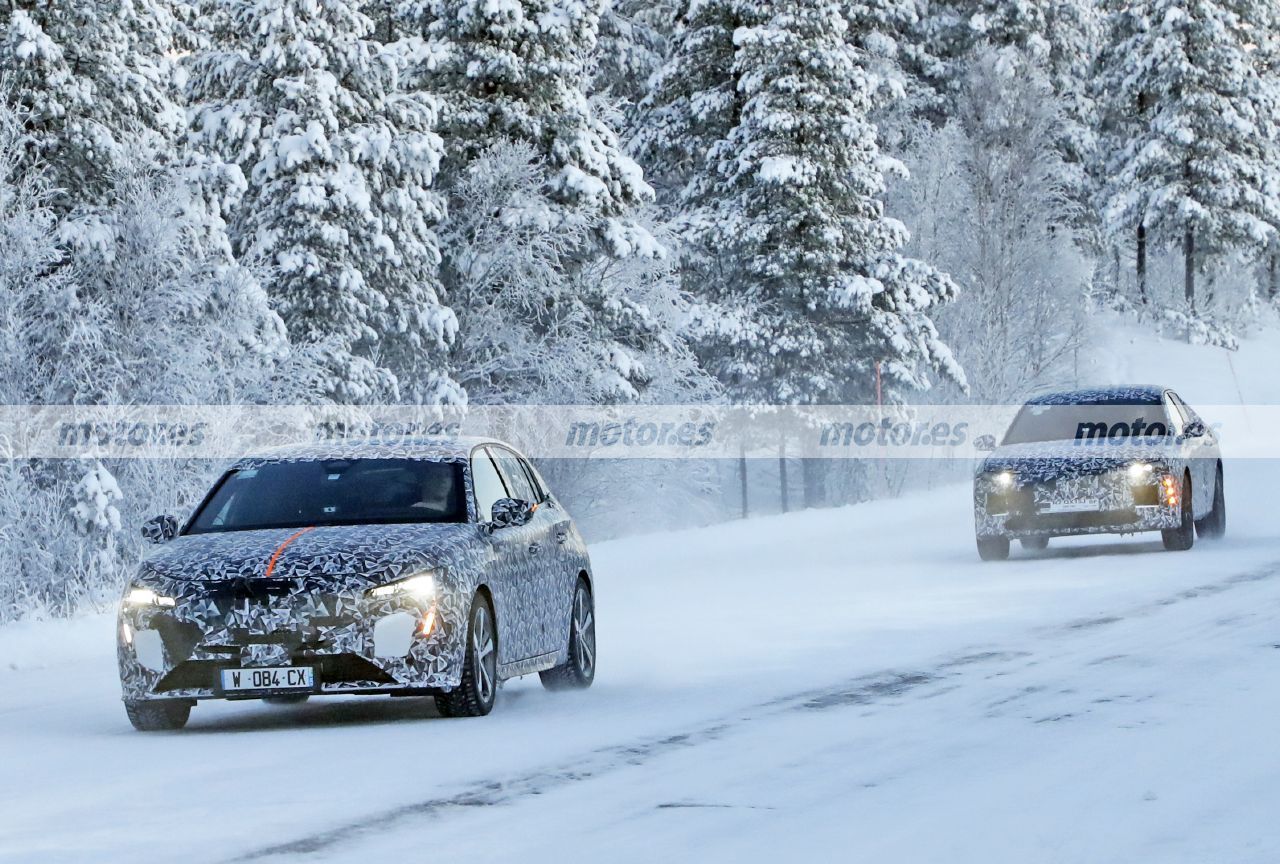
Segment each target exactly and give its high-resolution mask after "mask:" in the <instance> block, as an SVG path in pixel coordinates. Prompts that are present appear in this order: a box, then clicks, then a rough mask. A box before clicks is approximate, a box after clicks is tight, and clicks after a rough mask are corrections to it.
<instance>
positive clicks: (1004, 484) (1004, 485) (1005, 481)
mask: <svg viewBox="0 0 1280 864" xmlns="http://www.w3.org/2000/svg"><path fill="white" fill-rule="evenodd" d="M987 476H988V477H989V478H991V482H992V483H993V484H995V487H996V488H997V489H1012V488H1013V484H1014V483H1015V482H1016V481H1017V479H1018V478H1017V477H1015V476H1014V474H1013V472H1012V471H997V472H996V473H994V474H988V475H987Z"/></svg>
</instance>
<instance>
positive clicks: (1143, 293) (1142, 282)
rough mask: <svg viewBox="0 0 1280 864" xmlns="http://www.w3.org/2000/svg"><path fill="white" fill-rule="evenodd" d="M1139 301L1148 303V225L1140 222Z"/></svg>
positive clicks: (1143, 303) (1144, 303)
mask: <svg viewBox="0 0 1280 864" xmlns="http://www.w3.org/2000/svg"><path fill="white" fill-rule="evenodd" d="M1137 252H1138V255H1137V258H1138V301H1139V302H1140V303H1142V305H1143V306H1146V305H1147V226H1146V225H1144V224H1142V223H1139V224H1138V250H1137Z"/></svg>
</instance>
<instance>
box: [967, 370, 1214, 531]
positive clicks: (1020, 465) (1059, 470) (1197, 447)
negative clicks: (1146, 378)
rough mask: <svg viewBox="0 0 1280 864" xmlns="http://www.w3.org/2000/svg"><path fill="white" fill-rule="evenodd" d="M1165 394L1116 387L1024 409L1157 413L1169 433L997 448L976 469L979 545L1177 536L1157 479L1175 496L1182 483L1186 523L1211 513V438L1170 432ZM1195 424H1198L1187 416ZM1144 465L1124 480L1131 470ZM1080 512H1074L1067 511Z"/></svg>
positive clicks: (1172, 510) (1051, 398)
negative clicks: (1188, 500) (1122, 408)
mask: <svg viewBox="0 0 1280 864" xmlns="http://www.w3.org/2000/svg"><path fill="white" fill-rule="evenodd" d="M1168 393H1169V391H1168V390H1165V389H1164V388H1158V387H1126V388H1105V389H1091V390H1077V391H1071V392H1064V393H1053V394H1048V395H1046V396H1042V397H1038V398H1036V399H1034V400H1031V401H1030V402H1029V403H1028V404H1029V405H1051V406H1053V405H1107V406H1115V405H1132V406H1141V407H1144V408H1148V407H1154V406H1159V407H1160V409H1161V410H1162V411H1165V412H1167V415H1168V422H1169V425H1168V428H1169V429H1170V430H1171V431H1170V434H1167V435H1161V436H1152V437H1137V438H1124V439H1098V440H1074V439H1069V440H1062V441H1046V442H1036V443H1026V444H1012V445H1003V446H1001V447H999V448H998V449H997V450H996V451H995V452H993V453H992V454H991V455H990V456H988V457H987V458H985V459H984V460H983V461H982V462H981V464H980V465H979V466H978V470H977V473H976V476H975V478H974V495H973V504H974V521H975V528H976V532H977V535H978V536H979V537H1006V538H1009V539H1023V538H1032V537H1054V536H1071V535H1089V534H1138V533H1143V532H1148V531H1163V530H1169V529H1174V528H1177V527H1178V525H1179V523H1180V521H1181V508H1180V506H1179V505H1169V504H1168V503H1167V502H1166V500H1165V498H1164V496H1163V495H1162V494H1161V489H1160V484H1161V482H1162V478H1164V477H1171V478H1174V482H1175V483H1176V484H1177V487H1178V488H1179V489H1180V488H1181V484H1182V481H1183V479H1184V478H1185V477H1190V478H1192V511H1193V514H1194V518H1196V519H1201V518H1204V517H1205V516H1206V515H1208V513H1209V511H1210V510H1211V509H1212V507H1213V494H1214V488H1213V486H1214V482H1215V479H1216V472H1217V468H1218V465H1219V460H1220V458H1221V457H1220V453H1219V451H1218V445H1217V440H1216V439H1215V438H1214V436H1213V433H1212V432H1206V434H1205V435H1204V436H1202V437H1201V438H1199V439H1187V438H1184V437H1183V436H1181V435H1180V434H1177V430H1179V429H1180V428H1181V427H1180V423H1179V421H1178V420H1177V418H1176V416H1175V415H1174V414H1172V413H1171V412H1172V406H1170V405H1169V404H1167V402H1166V399H1167V394H1168ZM1197 419H1198V418H1197ZM1135 465H1137V466H1144V465H1149V466H1151V467H1150V469H1149V470H1146V469H1141V470H1136V471H1134V472H1131V468H1132V467H1133V466H1135ZM1086 507H1087V508H1088V509H1077V508H1086Z"/></svg>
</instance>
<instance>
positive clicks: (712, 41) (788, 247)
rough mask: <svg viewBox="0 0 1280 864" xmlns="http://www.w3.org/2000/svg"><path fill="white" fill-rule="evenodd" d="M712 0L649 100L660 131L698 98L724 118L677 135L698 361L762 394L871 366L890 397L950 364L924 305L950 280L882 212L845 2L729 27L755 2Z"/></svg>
mask: <svg viewBox="0 0 1280 864" xmlns="http://www.w3.org/2000/svg"><path fill="white" fill-rule="evenodd" d="M708 5H711V4H708ZM716 5H717V8H716V9H715V11H716V13H717V14H716V16H714V17H712V18H709V19H699V18H696V17H695V18H691V19H690V22H688V23H689V24H690V25H691V27H690V28H689V29H686V31H685V34H684V38H683V39H682V44H681V45H680V46H679V48H678V49H677V52H676V57H675V59H673V61H672V63H671V64H670V65H669V66H668V69H667V70H666V71H665V72H664V74H663V75H662V76H660V78H659V82H660V83H662V81H663V80H664V79H665V81H666V82H667V88H666V89H665V90H661V91H659V92H658V96H657V98H655V100H653V101H654V103H655V110H657V111H666V112H668V113H669V114H670V115H673V120H671V121H670V122H668V123H667V124H666V125H667V128H669V129H683V128H689V126H696V125H697V124H696V121H693V120H691V119H690V118H691V117H695V116H697V115H696V113H695V112H697V111H698V110H701V109H704V108H708V107H709V108H711V109H712V111H711V113H710V116H711V118H712V123H710V124H708V126H707V127H706V128H709V129H710V130H712V132H713V134H714V131H715V130H716V128H717V124H718V125H719V127H720V128H721V129H723V130H724V131H722V132H720V134H719V135H718V136H717V138H716V140H713V141H710V142H707V143H702V141H703V140H705V139H698V138H695V139H694V141H695V145H694V146H693V147H688V145H687V144H683V143H681V144H678V145H677V146H686V147H688V151H687V155H686V156H685V157H684V158H685V159H686V160H687V161H688V162H689V163H695V160H696V163H695V164H691V174H692V175H693V177H694V179H693V180H692V181H691V182H690V183H688V184H687V185H686V186H685V187H684V188H683V190H682V195H683V200H682V201H681V206H682V207H686V208H688V209H689V210H690V212H691V214H692V215H691V219H690V225H689V230H688V232H687V236H688V239H689V240H690V242H691V243H692V244H693V245H694V246H695V247H696V248H697V249H699V250H704V251H705V253H706V254H707V255H708V257H709V258H710V257H712V256H713V253H714V260H715V267H714V268H713V269H710V270H708V271H706V272H703V273H700V274H698V276H697V279H698V281H699V283H700V285H699V287H700V288H702V289H703V290H701V291H700V292H699V296H700V299H702V300H703V301H705V302H706V303H707V304H708V305H709V306H711V307H713V308H716V309H718V310H720V311H721V313H722V315H721V317H719V318H718V319H716V320H715V321H714V322H712V324H711V326H709V327H708V328H707V331H706V333H705V338H704V340H703V342H702V346H701V347H702V353H703V356H704V359H705V363H706V364H707V365H708V368H709V369H711V371H713V372H714V373H715V374H716V375H717V376H718V377H720V379H721V380H722V381H723V382H724V383H725V384H726V385H727V386H728V387H729V389H730V392H731V394H732V396H733V397H734V398H735V399H737V400H739V401H743V402H767V403H802V404H803V403H821V402H829V401H833V400H841V399H860V398H867V397H869V396H874V393H875V381H876V371H875V367H876V366H877V364H879V365H880V366H881V370H882V373H883V380H884V381H885V382H886V387H887V390H886V394H887V398H889V399H891V400H896V399H899V398H902V397H903V396H904V395H905V394H906V392H907V391H909V390H915V389H920V388H924V387H927V386H928V385H929V375H930V373H931V372H933V371H935V370H940V371H942V372H943V373H944V374H947V375H950V376H953V377H955V378H957V379H960V378H962V373H961V371H960V370H959V368H958V367H957V366H956V364H955V363H954V361H953V360H952V358H951V355H950V353H949V352H948V350H947V349H946V346H944V345H943V344H942V343H941V341H940V340H939V339H938V337H937V332H936V330H935V328H934V326H933V324H932V322H931V321H930V320H929V317H928V314H929V311H930V310H931V309H932V308H933V307H935V306H936V305H938V304H941V303H943V302H945V301H947V300H949V299H950V298H951V297H952V296H953V295H954V294H955V291H956V289H955V286H954V284H953V283H952V282H951V280H950V279H949V278H947V277H946V276H944V275H942V274H940V273H938V272H936V271H934V270H933V269H932V268H930V267H928V266H927V265H925V264H923V263H921V262H919V261H914V260H911V259H908V258H906V257H904V256H903V255H902V254H901V253H900V249H901V247H902V245H903V244H904V243H905V242H906V239H907V237H906V231H905V229H904V228H903V226H902V225H901V224H900V223H898V222H896V221H894V220H892V219H888V218H886V217H885V215H884V207H883V202H882V198H883V195H884V190H885V177H884V171H885V167H886V161H887V160H885V158H884V157H883V155H882V154H881V153H880V150H879V147H878V144H877V141H876V130H875V127H874V126H873V125H872V124H871V123H870V122H869V120H868V119H867V115H868V112H869V111H870V109H871V106H872V92H873V87H874V82H873V81H872V80H871V76H869V75H868V74H867V73H866V70H865V68H864V66H863V57H862V56H861V55H860V54H859V53H858V52H857V51H856V49H854V48H853V47H851V46H850V45H849V44H848V41H847V40H848V35H847V28H848V23H847V9H845V8H843V7H842V5H841V4H839V3H837V2H834V0H786V2H782V3H777V4H771V8H772V10H773V11H772V14H771V15H770V16H769V17H768V19H767V20H764V21H759V22H757V23H754V24H752V25H750V26H742V19H741V18H738V17H735V16H737V15H740V14H742V13H744V12H745V13H748V14H750V13H752V12H753V11H758V8H759V7H758V6H756V5H755V4H742V5H731V4H726V3H724V2H720V0H717V3H716ZM726 34H731V40H732V41H731V42H730V43H729V44H730V47H731V49H732V54H730V55H728V57H726V56H725V55H724V51H725V45H724V41H723V40H724V36H725V35H726ZM697 45H707V46H712V47H714V48H716V49H717V50H716V51H714V52H710V53H709V55H705V54H701V52H699V51H698V50H697V48H696V47H695V46H697ZM726 60H728V62H729V64H730V65H729V66H728V67H727V68H726V66H725V62H726ZM708 61H710V63H708ZM695 64H696V66H695ZM708 65H710V67H711V69H715V70H720V74H719V77H713V76H712V75H710V74H709V70H708V69H707V66H708ZM682 67H684V68H682ZM677 81H678V82H680V86H679V87H676V86H672V85H673V84H674V82H677ZM660 99H661V100H663V101H661V102H660V101H659V100H660ZM739 100H740V101H739ZM682 124H688V125H682Z"/></svg>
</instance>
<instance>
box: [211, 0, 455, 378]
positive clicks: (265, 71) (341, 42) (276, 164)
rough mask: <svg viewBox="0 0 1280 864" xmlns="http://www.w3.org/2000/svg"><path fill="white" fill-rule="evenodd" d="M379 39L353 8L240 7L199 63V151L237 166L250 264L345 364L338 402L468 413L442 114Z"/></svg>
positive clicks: (291, 320) (243, 0)
mask: <svg viewBox="0 0 1280 864" xmlns="http://www.w3.org/2000/svg"><path fill="white" fill-rule="evenodd" d="M371 28H372V24H371V22H370V20H369V19H368V18H367V17H365V16H364V15H363V14H362V13H361V12H360V11H359V9H358V8H357V4H355V3H353V2H346V0H324V2H320V0H282V2H281V0H236V2H234V3H232V4H231V5H230V7H229V9H228V10H227V14H226V16H225V20H224V22H223V27H222V28H221V29H220V31H219V32H217V33H216V34H215V40H216V44H215V47H214V48H213V49H212V50H210V51H208V52H206V53H204V54H203V55H202V56H201V57H200V58H199V59H198V60H197V62H196V63H195V64H194V71H193V76H192V79H191V93H192V99H193V102H194V103H195V108H194V111H193V114H194V120H193V126H192V131H191V142H192V144H193V145H195V146H196V147H197V148H200V149H201V150H203V151H204V152H206V153H209V154H211V155H214V156H217V157H219V158H221V159H223V160H225V161H226V162H227V163H228V164H229V165H230V166H233V171H232V176H234V177H236V178H237V179H239V180H240V182H241V183H242V185H243V197H242V200H240V201H239V203H238V205H237V206H235V207H234V208H233V210H232V211H231V214H230V219H229V224H230V233H231V237H232V240H233V244H234V247H235V250H236V252H237V254H239V255H240V256H242V257H245V258H248V259H260V260H262V261H264V262H267V263H268V264H269V265H270V266H271V267H272V268H273V269H274V277H273V279H272V280H271V284H272V286H273V287H272V293H273V296H274V298H275V299H276V301H277V303H278V307H279V310H280V313H281V315H282V316H283V318H284V320H285V323H286V325H287V326H288V329H289V333H290V336H291V338H292V339H293V340H294V341H295V342H296V343H302V344H315V345H320V346H324V349H325V350H327V351H328V352H329V353H330V363H331V367H332V371H333V381H332V386H331V395H332V396H334V397H335V398H337V399H340V400H343V401H360V400H366V399H369V398H372V397H375V396H385V395H389V394H395V393H398V395H400V396H401V397H402V398H408V399H412V400H414V401H420V402H426V403H435V402H442V401H444V402H449V401H458V400H460V399H462V398H464V397H463V394H461V393H460V392H459V390H458V388H457V387H456V385H455V384H454V383H453V382H452V380H451V379H450V378H449V377H448V375H447V374H446V373H445V371H444V370H443V369H442V368H441V364H440V358H441V357H442V356H443V355H444V352H445V351H446V349H447V346H448V344H449V343H450V342H451V341H452V339H453V337H454V335H455V331H456V318H455V317H454V315H453V313H452V312H451V311H450V310H449V309H448V308H446V307H445V306H444V305H443V304H442V303H441V301H440V297H439V293H438V291H437V286H438V272H437V271H438V265H439V261H440V253H439V250H438V248H437V243H436V237H435V234H434V225H435V223H436V222H437V221H438V220H439V219H440V218H441V216H442V215H443V205H442V202H441V200H440V198H439V197H438V195H436V194H435V193H434V192H432V191H431V186H432V183H433V180H434V177H435V173H436V171H437V168H438V165H439V159H440V155H441V142H440V139H439V138H438V137H437V136H436V134H435V133H434V132H433V131H432V127H433V124H434V121H435V113H436V112H435V104H434V102H433V100H432V99H430V98H429V97H427V96H425V95H422V94H402V93H400V92H399V88H398V78H397V73H398V67H397V64H396V63H395V61H394V59H393V58H392V57H391V56H390V55H389V54H388V53H386V52H385V51H383V50H382V49H381V47H380V46H378V45H375V44H374V43H372V42H370V41H369V39H368V37H369V35H370V33H371ZM237 171H238V172H239V173H237Z"/></svg>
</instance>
